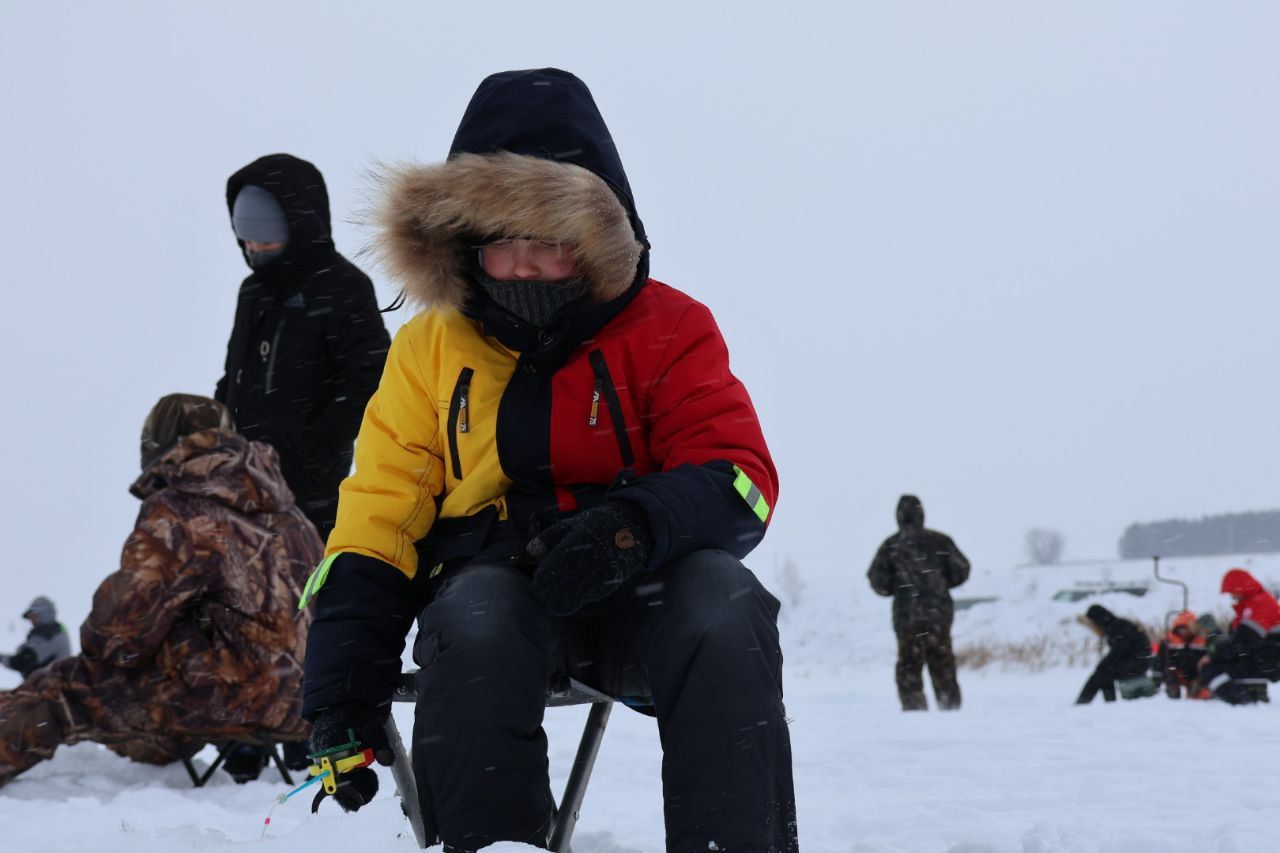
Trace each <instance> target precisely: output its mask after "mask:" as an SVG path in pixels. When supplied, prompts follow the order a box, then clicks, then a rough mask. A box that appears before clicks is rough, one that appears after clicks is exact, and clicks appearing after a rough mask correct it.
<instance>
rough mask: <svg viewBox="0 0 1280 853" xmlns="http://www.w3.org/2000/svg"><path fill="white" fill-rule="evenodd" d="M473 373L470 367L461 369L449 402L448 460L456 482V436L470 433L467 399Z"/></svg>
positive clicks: (459, 477) (458, 475) (459, 462)
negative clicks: (451, 465) (451, 464)
mask: <svg viewBox="0 0 1280 853" xmlns="http://www.w3.org/2000/svg"><path fill="white" fill-rule="evenodd" d="M474 373H475V371H474V370H472V369H471V368H470V367H464V368H462V372H461V373H459V374H458V384H457V385H455V386H454V389H453V399H452V400H450V401H449V460H450V462H452V463H453V479H455V480H458V481H461V480H462V457H461V455H460V454H459V453H458V436H459V435H462V434H463V433H467V432H470V431H471V416H470V413H469V411H468V410H469V409H470V406H469V405H468V398H469V397H470V396H471V377H472V375H473V374H474Z"/></svg>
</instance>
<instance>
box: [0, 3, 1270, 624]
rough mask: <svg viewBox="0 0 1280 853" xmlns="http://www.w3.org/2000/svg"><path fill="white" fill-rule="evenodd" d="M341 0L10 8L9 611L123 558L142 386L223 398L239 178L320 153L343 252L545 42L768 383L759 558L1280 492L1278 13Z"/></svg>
mask: <svg viewBox="0 0 1280 853" xmlns="http://www.w3.org/2000/svg"><path fill="white" fill-rule="evenodd" d="M330 5H333V6H335V7H336V5H337V4H326V3H317V2H302V0H294V1H293V2H273V3H270V4H266V3H257V2H227V1H226V0H224V1H223V2H219V3H216V4H214V3H208V4H203V3H202V4H195V3H183V4H176V3H159V2H152V3H141V2H137V3H120V4H102V3H91V2H81V3H67V2H43V3H38V4H37V3H29V2H18V0H0V79H3V80H4V81H5V84H4V86H3V87H2V88H0V116H3V125H4V132H3V134H0V162H3V164H4V201H5V203H4V204H3V206H2V207H0V247H2V248H3V257H4V278H5V280H6V281H5V285H6V286H5V302H6V307H7V309H8V311H7V322H6V323H5V324H4V334H3V335H0V363H2V364H3V365H4V367H3V370H4V401H5V402H4V406H5V412H6V416H5V417H4V418H2V419H0V448H3V451H2V452H3V454H4V472H5V476H6V481H7V484H8V488H6V489H5V490H4V495H5V496H4V498H3V503H4V518H5V523H6V528H7V530H8V531H9V535H8V537H7V538H8V547H7V548H6V559H5V561H4V568H3V569H2V570H0V572H2V573H3V575H4V577H5V578H6V581H7V583H8V584H9V588H10V591H11V592H12V593H13V594H15V595H16V596H17V597H18V598H19V599H22V601H23V603H25V600H26V599H27V598H28V597H29V595H28V593H34V592H36V591H41V592H43V591H48V587H49V585H50V584H51V583H55V581H53V580H52V579H51V578H52V577H53V576H56V577H58V578H59V579H60V580H59V581H57V582H56V583H57V584H58V585H60V586H61V588H64V589H67V590H70V589H73V588H75V589H80V588H83V587H85V586H88V585H91V584H93V583H96V582H97V580H98V579H99V578H100V577H101V576H102V575H103V574H105V573H106V572H107V571H109V570H110V569H111V568H112V566H113V565H114V561H115V559H116V556H117V554H118V550H119V546H120V544H121V543H122V541H123V538H124V536H125V534H126V533H127V531H128V530H129V527H130V525H131V523H132V520H133V517H134V515H135V513H136V510H137V506H136V502H135V501H134V500H133V499H132V498H130V497H129V496H128V495H127V493H126V491H125V488H126V486H127V485H128V483H129V481H130V480H131V478H132V477H133V475H134V473H135V471H136V467H137V458H138V451H137V433H138V429H139V427H140V425H141V422H142V419H143V417H144V416H145V414H146V412H147V410H148V408H149V407H150V405H151V404H152V403H153V402H154V400H155V399H156V398H157V397H159V396H160V395H161V394H164V393H168V392H172V391H192V392H201V393H210V392H211V391H212V389H213V384H214V382H215V380H216V379H217V378H218V376H219V374H220V371H221V366H222V360H223V356H224V351H225V345H226V338H227V334H228V332H229V330H230V326H231V320H232V314H233V308H234V302H235V294H236V288H237V286H238V284H239V282H240V280H241V278H242V277H243V276H244V274H245V272H246V270H245V268H244V265H243V262H242V261H241V259H240V257H239V253H238V252H237V250H236V247H235V244H234V242H233V238H232V235H231V231H230V228H229V226H228V223H227V217H226V209H225V206H224V202H223V185H224V182H225V179H226V177H227V175H229V174H230V173H231V172H232V171H234V170H235V169H236V168H238V167H239V166H241V165H243V164H244V163H246V162H248V161H249V160H251V159H253V158H255V157H257V156H258V155H260V154H264V153H269V152H274V151H288V152H291V153H294V154H297V155H299V156H302V157H305V158H307V159H310V160H312V161H313V162H315V163H316V164H317V165H318V166H319V167H320V168H321V170H322V171H323V172H324V174H325V176H326V178H327V180H328V183H329V188H330V192H331V195H332V199H333V209H334V211H335V215H336V218H337V219H338V220H339V221H338V222H337V229H336V239H337V242H338V246H339V249H341V250H343V251H345V252H347V253H348V254H350V253H352V252H354V250H355V249H356V248H357V247H358V246H359V245H360V244H361V243H362V242H363V240H364V234H363V232H362V231H361V230H360V229H359V228H357V227H356V226H354V225H353V224H351V223H350V222H348V221H346V220H347V219H348V218H349V217H351V216H352V215H353V214H354V212H355V211H356V210H357V209H358V208H359V207H360V206H361V205H362V203H363V201H362V194H363V192H364V177H363V176H364V173H365V171H366V170H367V169H368V167H369V166H370V164H371V163H372V162H373V161H374V160H375V159H391V160H396V159H417V160H424V161H433V160H439V159H441V158H442V157H443V155H444V153H445V152H446V150H447V148H448V144H449V141H450V139H451V137H452V134H453V130H454V128H455V126H456V123H457V121H458V119H459V117H460V116H461V113H462V109H463V107H464V106H465V104H466V102H467V99H468V98H469V97H470V95H471V93H472V91H473V90H474V88H475V86H476V84H477V83H478V82H479V81H480V79H481V78H482V77H483V76H485V75H486V74H488V73H490V72H493V71H498V70H504V69H510V68H526V67H537V66H544V65H555V66H558V67H562V68H566V69H568V70H570V71H573V72H575V73H576V74H578V75H579V76H581V77H582V78H583V79H584V80H586V82H587V83H588V85H590V86H591V88H592V90H593V91H594V93H595V96H596V100H597V102H598V103H599V104H600V107H601V109H602V111H603V112H604V115H605V117H606V119H607V120H608V122H609V123H610V125H611V127H612V130H613V133H614V136H615V138H616V140H617V143H618V147H619V149H620V151H621V153H622V157H623V161H624V163H625V164H626V166H627V169H628V171H629V173H630V178H631V183H632V186H633V188H634V189H635V194H636V198H637V203H638V206H639V209H640V213H641V215H642V217H643V218H644V221H645V224H646V225H647V227H648V229H649V231H650V234H651V237H652V241H653V267H652V269H653V274H654V275H655V277H657V278H659V279H662V280H664V281H666V282H668V283H670V284H672V285H674V286H676V287H678V288H681V289H683V290H685V291H687V292H688V293H690V294H692V295H693V296H695V297H696V298H698V299H700V300H702V301H703V302H705V303H707V304H708V305H710V306H711V308H712V309H713V310H714V311H715V313H716V315H717V317H718V318H719V321H720V324H721V327H722V329H723V331H724V333H725V336H726V337H727V338H728V340H729V343H730V347H731V351H732V353H733V358H734V368H735V370H736V372H737V373H738V374H739V375H740V376H741V377H742V378H743V380H744V381H745V382H746V383H747V385H748V387H749V388H750V390H751V392H752V394H753V396H754V398H755V402H756V405H757V408H758V409H759V411H760V414H761V417H762V419H763V421H764V425H765V431H766V435H767V437H768V439H769V440H770V444H771V446H772V449H773V451H774V454H775V456H776V459H777V462H778V466H779V469H780V473H781V477H782V498H781V502H780V505H779V508H778V512H777V515H776V517H775V522H774V528H773V530H772V532H771V534H770V536H769V537H768V538H767V539H766V541H765V543H764V544H763V545H762V546H761V548H760V549H759V550H758V552H757V554H758V556H757V557H756V558H754V560H753V562H754V564H755V565H756V566H757V568H761V569H764V571H763V572H762V574H764V575H766V576H768V575H770V574H771V571H770V563H771V562H772V561H773V560H774V559H775V558H780V557H783V556H786V555H791V556H793V557H794V558H795V559H796V560H797V561H798V562H799V564H800V566H801V568H802V570H804V571H807V572H857V573H859V574H860V573H862V572H863V571H865V568H866V565H867V563H868V561H869V560H870V557H871V555H872V552H873V551H874V549H875V547H876V546H877V545H878V543H879V542H880V541H881V539H882V538H883V537H884V536H886V535H888V534H889V533H890V532H891V530H892V527H893V524H892V517H893V507H894V504H895V502H896V499H897V496H898V495H899V494H900V493H901V492H903V491H914V492H916V493H917V494H919V495H920V496H921V497H922V498H923V499H924V502H925V506H926V509H927V511H928V513H929V519H930V522H931V523H932V524H935V525H936V526H937V527H939V528H941V529H943V530H946V531H948V532H950V533H952V534H953V535H954V536H955V537H956V539H957V540H958V542H959V543H960V544H961V546H962V547H963V548H965V549H966V550H967V551H969V553H970V555H971V556H972V557H973V558H974V560H975V562H977V563H979V564H986V565H1000V566H1003V565H1008V564H1011V563H1014V562H1017V561H1019V560H1020V559H1021V556H1022V555H1021V541H1022V535H1023V533H1024V532H1025V530H1026V528H1028V527H1029V526H1032V525H1045V526H1050V527H1055V528H1058V529H1060V530H1061V531H1062V532H1063V534H1064V535H1065V536H1066V539H1067V556H1068V557H1071V558H1084V557H1091V556H1109V555H1112V554H1114V551H1115V542H1116V540H1117V538H1118V537H1119V535H1120V533H1121V531H1122V530H1123V528H1124V527H1125V525H1126V524H1128V523H1129V522H1131V521H1134V520H1140V519H1154V518H1161V517H1167V516H1195V515H1200V514H1204V513H1215V512H1225V511H1234V510H1245V509H1258V508H1270V507H1275V506H1280V500H1277V485H1278V484H1280V464H1278V463H1277V456H1276V452H1275V450H1276V448H1275V444H1274V440H1273V435H1274V431H1275V423H1276V422H1277V420H1278V418H1280V404H1278V402H1277V395H1276V393H1275V390H1274V386H1275V381H1276V380H1275V374H1276V366H1277V364H1278V363H1280V341H1278V340H1277V335H1276V318H1277V316H1278V312H1277V307H1280V306H1278V303H1280V294H1278V293H1277V283H1278V281H1280V275H1278V273H1280V258H1278V257H1277V246H1278V245H1280V244H1278V243H1277V239H1276V236H1277V233H1278V227H1280V206H1278V199H1280V165H1277V152H1280V119H1278V118H1277V110H1276V104H1277V103H1280V52H1277V50H1276V45H1277V44H1280V6H1278V5H1277V4H1275V3H1272V2H1252V3H1249V2H1241V3H1213V4H1208V3H1202V2H1166V1H1163V0H1162V2H1154V0H1151V1H1150V2H1125V3H1114V2H1072V3H1053V4H1051V3H1042V2H1026V0H1006V1H1005V2H970V3H963V4H960V3H949V2H910V3H879V2H877V3H854V2H829V3H812V2H811V3H786V4H783V3H768V4H765V3H750V2H745V3H744V2H734V3H723V4H710V3H698V2H690V0H684V2H650V3H645V4H643V5H641V6H636V5H634V4H632V5H628V6H626V7H625V9H623V8H622V7H615V6H614V5H612V4H603V3H598V2H583V3H544V4H530V3H507V2H492V3H488V4H485V5H484V6H483V11H481V10H480V8H481V7H477V6H476V5H475V4H457V3H454V4H445V3H427V2H415V3H408V2H388V3H366V4H358V5H357V4H343V7H342V8H341V9H336V8H335V10H334V11H327V9H328V7H329V6H330ZM375 280H376V281H377V283H378V290H379V296H380V298H382V299H383V300H386V301H389V300H390V299H391V298H392V297H393V296H394V288H393V287H392V286H391V285H390V284H389V283H388V282H387V281H386V280H385V279H384V278H382V277H381V276H380V275H375ZM392 316H393V317H394V323H393V325H398V324H399V323H400V322H403V320H404V319H405V317H404V316H403V315H399V316H397V315H392ZM55 591H56V590H55ZM79 594H80V595H81V596H82V597H83V599H84V600H83V601H82V602H78V603H75V604H73V605H72V606H71V607H70V611H71V614H72V615H76V614H80V615H82V614H83V612H84V611H85V610H87V607H88V600H87V596H88V593H87V591H85V592H82V593H79ZM69 604H71V603H70V602H69ZM17 606H18V605H16V604H14V605H11V606H10V608H9V609H14V608H15V607H17Z"/></svg>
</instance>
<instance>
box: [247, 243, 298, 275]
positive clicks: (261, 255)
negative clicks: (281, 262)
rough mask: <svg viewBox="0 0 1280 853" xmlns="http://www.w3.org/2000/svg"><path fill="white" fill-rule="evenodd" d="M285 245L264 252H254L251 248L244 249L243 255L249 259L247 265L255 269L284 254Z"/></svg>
mask: <svg viewBox="0 0 1280 853" xmlns="http://www.w3.org/2000/svg"><path fill="white" fill-rule="evenodd" d="M286 248H288V247H287V246H281V247H280V248H279V249H268V250H267V251H265V252H255V251H253V250H252V249H245V250H244V256H245V257H246V258H248V259H249V266H251V267H253V268H254V269H255V270H260V269H262V268H263V267H265V266H266V265H267V264H269V263H271V262H272V261H274V260H275V259H276V258H278V257H280V256H281V255H283V254H284V250H285V249H286Z"/></svg>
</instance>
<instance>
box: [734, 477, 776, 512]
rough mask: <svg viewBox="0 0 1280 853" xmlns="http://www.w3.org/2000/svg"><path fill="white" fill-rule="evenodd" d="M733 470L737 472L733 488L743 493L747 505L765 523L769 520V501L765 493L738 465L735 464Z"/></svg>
mask: <svg viewBox="0 0 1280 853" xmlns="http://www.w3.org/2000/svg"><path fill="white" fill-rule="evenodd" d="M733 470H734V473H736V474H737V476H736V477H734V478H733V488H734V489H735V490H736V491H737V492H738V494H740V495H742V499H743V500H744V501H746V502H747V506H749V507H751V511H752V512H754V513H755V514H756V518H758V519H760V523H761V524H764V523H765V522H767V521H768V520H769V502H768V501H766V500H765V499H764V495H762V494H760V490H759V489H757V488H756V484H755V483H753V482H751V478H750V477H748V476H747V475H746V472H745V471H743V470H742V469H741V468H739V467H738V466H737V465H734V466H733Z"/></svg>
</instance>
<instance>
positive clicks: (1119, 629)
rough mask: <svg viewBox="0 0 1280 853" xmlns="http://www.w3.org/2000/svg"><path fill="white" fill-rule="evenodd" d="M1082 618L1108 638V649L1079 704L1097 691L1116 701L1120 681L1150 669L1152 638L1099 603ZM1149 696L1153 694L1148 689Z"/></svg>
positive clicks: (1109, 700)
mask: <svg viewBox="0 0 1280 853" xmlns="http://www.w3.org/2000/svg"><path fill="white" fill-rule="evenodd" d="M1080 621H1081V622H1082V623H1083V624H1084V625H1085V626H1086V627H1088V628H1089V629H1091V630H1092V631H1093V632H1094V633H1096V634H1098V635H1099V636H1100V637H1104V638H1106V641H1107V646H1108V647H1109V648H1108V650H1107V653H1106V655H1104V656H1103V658H1102V660H1100V661H1099V662H1098V666H1097V667H1096V668H1095V669H1094V671H1093V674H1092V675H1090V676H1089V680H1088V681H1086V682H1085V683H1084V689H1082V690H1081V691H1080V696H1079V698H1077V699H1076V704H1077V705H1088V704H1089V703H1090V702H1092V701H1093V697H1094V696H1096V695H1098V691H1102V698H1103V699H1104V700H1106V701H1107V702H1114V701H1116V682H1117V681H1121V680H1124V679H1130V678H1136V677H1139V676H1143V675H1144V674H1145V673H1146V672H1147V670H1148V669H1150V668H1151V641H1150V640H1148V639H1147V635H1146V634H1145V633H1143V631H1142V629H1141V628H1139V627H1138V626H1137V625H1135V624H1133V623H1132V622H1130V621H1129V620H1127V619H1121V618H1120V617H1119V616H1116V615H1115V614H1113V613H1112V612H1111V611H1110V610H1108V609H1107V608H1105V607H1103V606H1102V605H1100V604H1095V605H1093V606H1091V607H1090V608H1089V609H1088V610H1086V611H1085V613H1084V615H1083V616H1081V617H1080ZM1146 695H1151V694H1150V693H1149V692H1148V693H1147V694H1146ZM1126 698H1129V697H1126Z"/></svg>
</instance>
